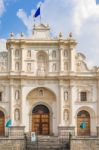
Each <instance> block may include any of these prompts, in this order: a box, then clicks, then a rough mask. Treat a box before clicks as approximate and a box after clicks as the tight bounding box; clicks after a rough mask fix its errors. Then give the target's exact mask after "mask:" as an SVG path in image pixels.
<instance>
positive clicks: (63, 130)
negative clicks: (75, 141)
mask: <svg viewBox="0 0 99 150" xmlns="http://www.w3.org/2000/svg"><path fill="white" fill-rule="evenodd" d="M58 131H59V132H58V135H59V136H61V137H69V134H71V135H72V136H74V135H75V127H69V126H59V127H58Z"/></svg>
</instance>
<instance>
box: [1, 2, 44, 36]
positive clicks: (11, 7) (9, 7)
mask: <svg viewBox="0 0 99 150" xmlns="http://www.w3.org/2000/svg"><path fill="white" fill-rule="evenodd" d="M41 1H42V2H43V0H41ZM38 2H39V0H15V1H14V0H8V2H7V0H4V3H5V12H4V13H3V15H2V16H1V18H0V20H1V24H0V38H7V37H8V35H9V33H10V32H11V31H13V32H14V33H15V34H17V33H19V32H21V31H23V32H26V27H25V26H24V25H23V23H22V21H21V20H20V19H19V18H18V17H17V15H16V13H17V11H18V10H19V9H20V8H22V9H24V11H26V12H27V14H28V15H29V14H30V13H31V9H36V8H37V4H38Z"/></svg>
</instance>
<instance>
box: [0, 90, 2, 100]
mask: <svg viewBox="0 0 99 150" xmlns="http://www.w3.org/2000/svg"><path fill="white" fill-rule="evenodd" d="M0 101H2V92H0Z"/></svg>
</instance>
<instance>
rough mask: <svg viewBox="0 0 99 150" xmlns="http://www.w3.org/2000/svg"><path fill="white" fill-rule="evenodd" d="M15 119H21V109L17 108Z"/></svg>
mask: <svg viewBox="0 0 99 150" xmlns="http://www.w3.org/2000/svg"><path fill="white" fill-rule="evenodd" d="M15 120H16V121H18V120H20V112H19V109H16V110H15Z"/></svg>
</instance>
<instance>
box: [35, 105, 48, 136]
mask: <svg viewBox="0 0 99 150" xmlns="http://www.w3.org/2000/svg"><path fill="white" fill-rule="evenodd" d="M49 121H50V112H49V109H48V108H47V107H46V106H45V105H42V104H39V105H37V106H35V107H34V108H33V110H32V131H33V132H37V133H38V134H39V135H48V134H49V129H50V127H49V124H50V122H49Z"/></svg>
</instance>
